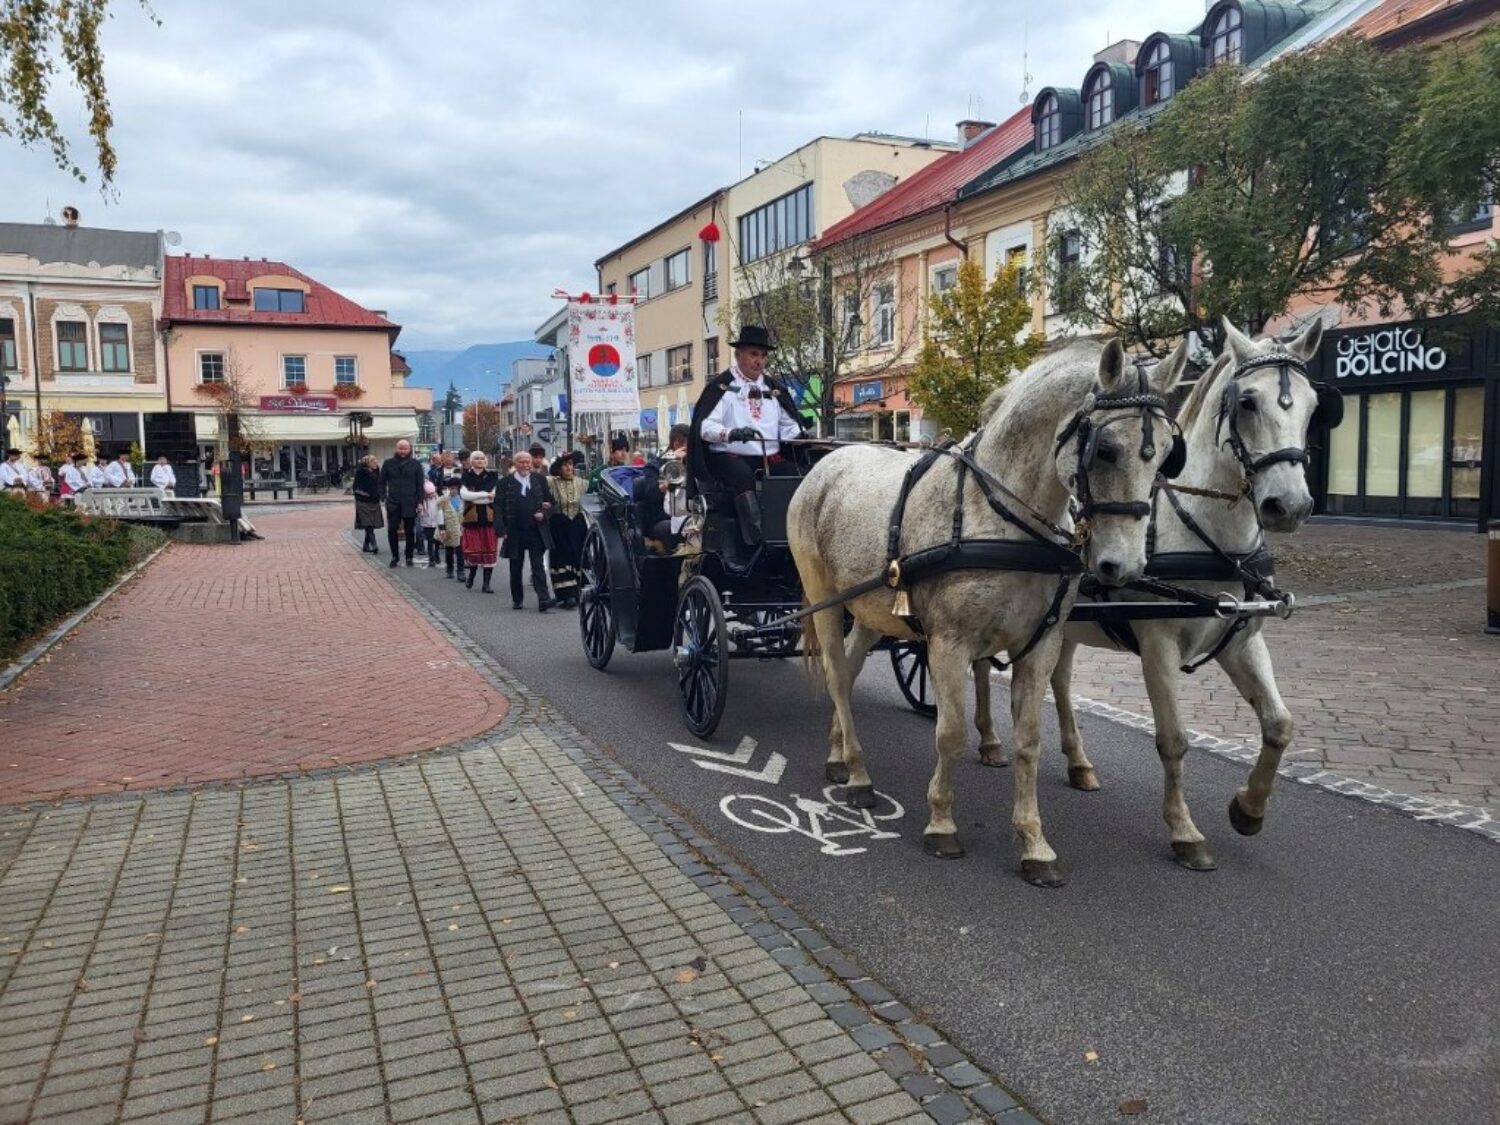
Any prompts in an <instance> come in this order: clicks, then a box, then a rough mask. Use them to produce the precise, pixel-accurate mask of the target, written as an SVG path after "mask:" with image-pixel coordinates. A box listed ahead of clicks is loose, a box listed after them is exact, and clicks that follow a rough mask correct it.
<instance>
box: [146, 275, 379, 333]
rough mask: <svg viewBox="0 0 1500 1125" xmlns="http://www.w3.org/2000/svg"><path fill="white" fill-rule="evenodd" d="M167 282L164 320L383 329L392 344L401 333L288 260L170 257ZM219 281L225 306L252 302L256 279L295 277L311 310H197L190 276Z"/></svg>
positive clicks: (168, 321) (248, 308)
mask: <svg viewBox="0 0 1500 1125" xmlns="http://www.w3.org/2000/svg"><path fill="white" fill-rule="evenodd" d="M166 267H167V268H166V280H165V282H164V283H163V287H162V290H163V291H162V322H163V323H164V324H170V323H172V322H173V321H203V322H206V323H210V324H262V325H286V326H292V327H298V328H379V329H382V330H384V331H386V332H389V333H390V334H391V339H392V340H393V341H394V340H395V338H396V336H397V334H398V333H399V332H400V331H401V326H400V325H399V324H394V323H392V322H391V321H389V320H387V319H386V318H385V317H383V316H380V315H378V314H376V313H373V312H371V311H370V310H369V309H367V308H364V307H362V306H360V305H356V304H355V303H354V302H353V301H351V300H349V298H348V297H345V296H344V295H343V294H341V293H336V292H334V291H333V290H332V289H330V288H328V286H326V285H324V284H323V283H322V282H321V281H315V280H313V279H312V278H310V277H308V276H307V275H306V274H305V273H303V272H302V271H300V270H296V269H293V268H292V267H291V266H289V265H287V264H286V263H285V262H273V261H267V260H266V259H264V258H262V259H260V260H258V261H251V260H250V259H248V258H197V257H193V256H191V255H169V256H168V257H167V261H166ZM204 276H207V277H216V278H218V279H219V280H220V281H222V282H224V303H226V304H227V302H229V301H235V300H240V301H246V300H249V299H250V289H249V283H250V282H252V281H254V280H255V279H256V278H260V277H268V276H277V277H294V278H296V279H297V280H299V281H304V282H306V283H307V286H308V294H307V311H306V312H301V313H291V312H262V311H258V310H256V309H255V308H253V307H251V306H250V305H233V306H229V307H226V308H218V309H195V308H193V307H192V302H191V300H190V299H189V294H188V292H187V286H186V284H185V283H186V281H187V279H188V278H190V277H204Z"/></svg>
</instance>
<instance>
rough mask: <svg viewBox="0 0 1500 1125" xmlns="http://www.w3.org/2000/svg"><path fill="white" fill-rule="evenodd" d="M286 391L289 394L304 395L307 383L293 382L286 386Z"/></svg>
mask: <svg viewBox="0 0 1500 1125" xmlns="http://www.w3.org/2000/svg"><path fill="white" fill-rule="evenodd" d="M286 393H287V394H289V395H305V394H307V384H306V383H293V384H292V385H291V386H289V387H287V389H286Z"/></svg>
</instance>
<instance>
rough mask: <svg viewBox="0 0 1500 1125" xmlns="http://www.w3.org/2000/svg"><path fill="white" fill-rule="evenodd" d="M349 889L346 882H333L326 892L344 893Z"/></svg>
mask: <svg viewBox="0 0 1500 1125" xmlns="http://www.w3.org/2000/svg"><path fill="white" fill-rule="evenodd" d="M350 890H351V888H350V886H349V884H348V883H335V884H334V885H333V886H331V887H329V888H328V893H329V894H331V895H346V894H348V893H349V891H350Z"/></svg>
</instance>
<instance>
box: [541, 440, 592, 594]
mask: <svg viewBox="0 0 1500 1125" xmlns="http://www.w3.org/2000/svg"><path fill="white" fill-rule="evenodd" d="M547 483H548V484H549V485H550V486H551V488H552V505H553V506H552V566H551V568H550V569H551V572H552V593H553V595H554V596H555V597H556V598H557V601H558V604H559V605H561V606H562V607H563V608H564V609H572V608H573V607H574V606H575V605H577V604H578V561H579V559H580V558H581V557H582V555H583V540H584V537H585V536H586V535H587V534H588V530H589V529H588V523H587V521H586V520H585V519H584V518H583V497H584V493H586V492H587V491H588V487H589V482H588V481H587V480H585V479H584V478H582V477H580V476H579V475H578V463H577V462H576V461H574V460H573V456H572V454H569V453H565V454H563V455H562V456H561V457H559V458H557V460H555V461H553V462H552V479H551V480H550V481H548V482H547Z"/></svg>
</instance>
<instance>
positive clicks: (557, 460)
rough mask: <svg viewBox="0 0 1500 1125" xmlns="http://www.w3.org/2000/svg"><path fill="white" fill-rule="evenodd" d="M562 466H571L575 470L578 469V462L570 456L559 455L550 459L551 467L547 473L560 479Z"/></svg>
mask: <svg viewBox="0 0 1500 1125" xmlns="http://www.w3.org/2000/svg"><path fill="white" fill-rule="evenodd" d="M564 465H572V466H573V468H574V469H575V470H577V468H578V462H577V461H575V460H573V456H572V454H569V453H560V454H558V455H557V456H556V457H554V458H553V459H552V466H551V468H549V469H548V470H547V471H548V472H550V473H551V474H552V475H553V476H555V477H560V476H562V468H563V466H564Z"/></svg>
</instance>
